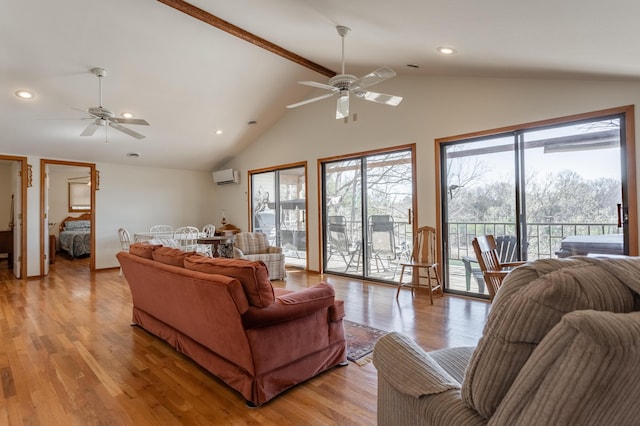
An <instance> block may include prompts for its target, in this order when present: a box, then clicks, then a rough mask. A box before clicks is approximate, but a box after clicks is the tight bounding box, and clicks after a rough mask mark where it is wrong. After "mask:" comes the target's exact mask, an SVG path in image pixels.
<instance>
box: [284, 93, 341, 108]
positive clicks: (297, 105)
mask: <svg viewBox="0 0 640 426" xmlns="http://www.w3.org/2000/svg"><path fill="white" fill-rule="evenodd" d="M333 95H334V93H327V94H326V95H322V96H318V97H315V98H311V99H307V100H305V101H301V102H298V103H295V104H291V105H287V108H296V107H299V106H302V105H306V104H310V103H311V102H315V101H319V100H321V99H326V98H330V97H331V96H333Z"/></svg>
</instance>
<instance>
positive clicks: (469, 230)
mask: <svg viewBox="0 0 640 426" xmlns="http://www.w3.org/2000/svg"><path fill="white" fill-rule="evenodd" d="M516 229H517V225H516V223H514V222H489V223H467V222H449V226H448V231H449V232H448V233H449V259H461V258H462V257H463V256H471V257H473V256H474V254H473V247H472V245H471V241H473V239H474V238H475V237H476V236H478V235H488V234H492V235H494V236H496V237H497V236H501V235H516ZM526 229H527V235H526V238H525V240H526V244H525V246H526V247H525V254H526V260H535V259H545V258H547V259H548V258H552V257H556V255H555V252H556V251H558V250H559V249H560V242H561V241H562V240H563V239H564V238H566V237H568V236H571V235H606V234H619V233H620V232H621V230H620V228H618V225H617V224H615V223H528V224H527V228H526Z"/></svg>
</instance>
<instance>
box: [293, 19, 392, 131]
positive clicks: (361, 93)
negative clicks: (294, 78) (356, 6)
mask: <svg viewBox="0 0 640 426" xmlns="http://www.w3.org/2000/svg"><path fill="white" fill-rule="evenodd" d="M336 30H337V31H338V35H339V36H340V38H341V39H342V70H341V73H340V74H337V75H335V76H333V77H331V78H330V79H329V82H328V84H324V83H317V82H315V81H300V82H299V83H300V84H304V85H305V86H311V87H317V88H320V89H324V90H329V91H331V93H328V94H326V95H321V96H317V97H315V98H311V99H307V100H304V101H301V102H297V103H295V104H291V105H287V108H296V107H299V106H302V105H306V104H309V103H311V102H315V101H319V100H322V99H326V98H330V97H331V96H333V95H335V94H338V101H337V104H336V119H341V118H347V117H349V96H350V95H351V94H353V95H354V96H356V97H357V98H360V99H364V100H365V101H371V102H376V103H380V104H385V105H390V106H397V105H398V104H400V102H402V97H401V96H395V95H387V94H384V93H377V92H371V91H368V90H364V89H366V88H367V87H371V86H373V85H375V84H378V83H380V82H382V81H384V80H387V79H390V78H392V77H395V76H396V72H395V71H394V70H392V69H391V68H389V67H380V68H378V69H377V70H375V71H373V72H371V73H369V74H367V75H365V76H363V77H360V78H357V77H356V76H355V75H351V74H345V60H344V38H345V36H346V35H347V34H349V32H350V31H351V29H350V28H349V27H345V26H343V25H338V26H337V27H336Z"/></svg>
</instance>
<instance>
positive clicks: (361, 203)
mask: <svg viewBox="0 0 640 426" xmlns="http://www.w3.org/2000/svg"><path fill="white" fill-rule="evenodd" d="M319 163H320V168H321V172H320V176H321V179H322V194H321V195H322V221H323V226H322V230H323V234H322V237H323V241H324V244H323V270H324V272H331V273H335V274H340V275H348V276H353V277H358V278H366V279H371V280H377V281H382V282H395V281H396V279H397V276H396V275H398V273H399V271H398V265H399V263H400V262H402V261H408V260H409V256H410V253H411V246H412V243H413V233H414V223H415V221H414V217H415V203H416V202H415V198H414V194H415V180H414V177H413V176H414V169H415V145H406V146H401V147H394V148H389V149H386V150H377V151H372V152H368V153H359V154H357V155H353V156H344V157H339V158H333V159H324V160H319Z"/></svg>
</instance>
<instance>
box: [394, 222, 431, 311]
mask: <svg viewBox="0 0 640 426" xmlns="http://www.w3.org/2000/svg"><path fill="white" fill-rule="evenodd" d="M400 266H401V267H402V269H401V270H400V281H399V282H398V291H397V292H396V299H397V298H398V296H399V295H400V289H401V288H402V287H403V286H407V287H411V293H412V294H413V290H414V289H416V288H420V287H421V285H420V278H424V279H426V281H427V282H426V287H427V290H428V291H429V299H430V301H431V304H432V305H433V292H434V291H436V290H440V293H441V294H442V283H441V282H440V276H439V275H438V260H437V258H436V230H435V228H432V227H431V226H422V227H420V228H418V232H417V234H416V237H415V242H414V244H413V251H412V252H411V260H410V261H409V262H403V263H401V264H400ZM405 267H409V268H411V282H410V283H403V282H402V277H403V275H404V269H405ZM420 271H425V272H426V275H424V274H423V275H421V273H420ZM432 273H433V275H432ZM434 280H435V285H434V284H433V281H434Z"/></svg>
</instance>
